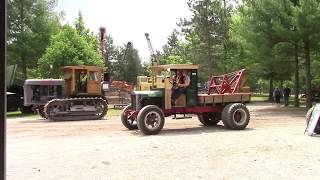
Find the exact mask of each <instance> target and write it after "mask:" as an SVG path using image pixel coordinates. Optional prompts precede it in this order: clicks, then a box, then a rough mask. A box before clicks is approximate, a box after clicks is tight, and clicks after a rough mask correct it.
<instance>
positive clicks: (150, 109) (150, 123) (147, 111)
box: [137, 105, 165, 135]
mask: <svg viewBox="0 0 320 180" xmlns="http://www.w3.org/2000/svg"><path fill="white" fill-rule="evenodd" d="M164 121H165V119H164V114H163V112H162V110H161V109H160V108H159V107H158V106H155V105H148V106H145V107H144V108H142V109H141V110H140V112H139V114H138V117H137V125H138V127H139V129H140V131H141V132H142V133H143V134H146V135H152V134H158V133H159V132H160V131H161V129H162V128H163V126H164Z"/></svg>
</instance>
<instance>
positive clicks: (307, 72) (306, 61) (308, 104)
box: [304, 37, 312, 109]
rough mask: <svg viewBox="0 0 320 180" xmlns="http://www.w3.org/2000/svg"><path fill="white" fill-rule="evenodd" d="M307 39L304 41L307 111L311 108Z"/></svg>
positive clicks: (308, 45) (308, 46)
mask: <svg viewBox="0 0 320 180" xmlns="http://www.w3.org/2000/svg"><path fill="white" fill-rule="evenodd" d="M309 43H310V42H309V37H306V38H305V40H304V54H305V68H306V96H307V104H306V106H307V109H309V108H311V107H312V97H311V73H310V44H309Z"/></svg>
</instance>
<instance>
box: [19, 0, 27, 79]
mask: <svg viewBox="0 0 320 180" xmlns="http://www.w3.org/2000/svg"><path fill="white" fill-rule="evenodd" d="M20 23H21V32H20V33H21V37H22V38H21V39H20V41H21V42H20V58H21V63H22V75H23V81H25V80H26V79H27V78H28V77H27V61H26V54H25V45H24V44H25V42H24V41H25V32H24V4H23V1H21V9H20Z"/></svg>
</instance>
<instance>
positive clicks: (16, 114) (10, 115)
mask: <svg viewBox="0 0 320 180" xmlns="http://www.w3.org/2000/svg"><path fill="white" fill-rule="evenodd" d="M6 115H7V118H8V119H10V118H23V117H28V118H32V119H34V118H37V117H39V115H38V114H34V113H27V114H23V113H21V111H13V112H7V113H6Z"/></svg>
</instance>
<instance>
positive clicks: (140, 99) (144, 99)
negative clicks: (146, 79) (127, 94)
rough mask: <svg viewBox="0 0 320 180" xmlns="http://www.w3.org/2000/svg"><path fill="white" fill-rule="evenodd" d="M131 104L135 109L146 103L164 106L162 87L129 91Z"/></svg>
mask: <svg viewBox="0 0 320 180" xmlns="http://www.w3.org/2000/svg"><path fill="white" fill-rule="evenodd" d="M131 105H132V108H133V109H135V110H140V109H141V108H143V107H144V106H146V105H157V106H158V107H161V108H162V107H163V106H164V89H154V90H151V91H133V92H132V93H131Z"/></svg>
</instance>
